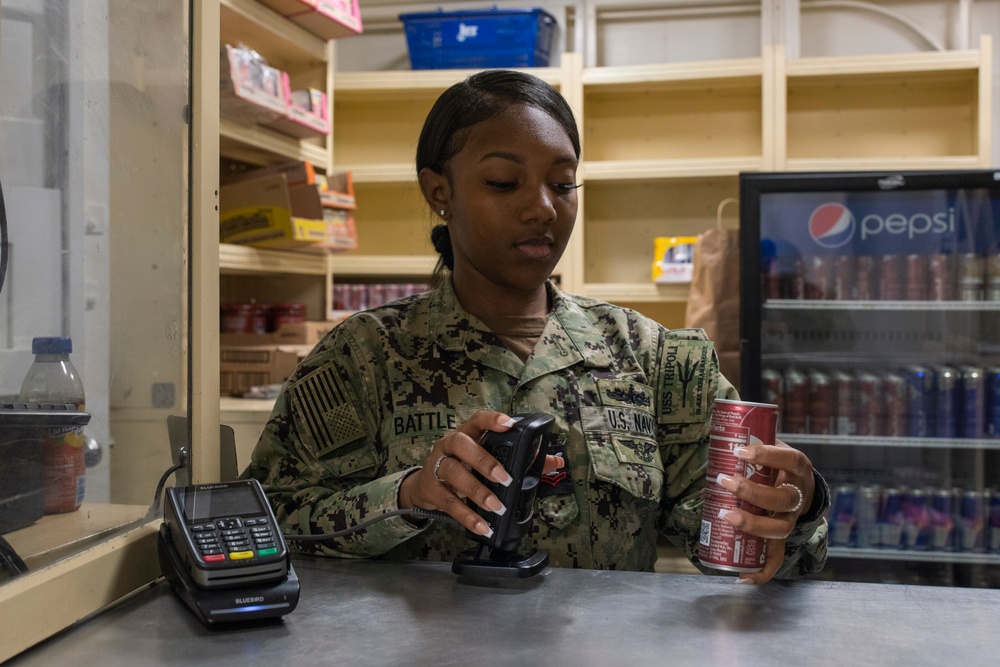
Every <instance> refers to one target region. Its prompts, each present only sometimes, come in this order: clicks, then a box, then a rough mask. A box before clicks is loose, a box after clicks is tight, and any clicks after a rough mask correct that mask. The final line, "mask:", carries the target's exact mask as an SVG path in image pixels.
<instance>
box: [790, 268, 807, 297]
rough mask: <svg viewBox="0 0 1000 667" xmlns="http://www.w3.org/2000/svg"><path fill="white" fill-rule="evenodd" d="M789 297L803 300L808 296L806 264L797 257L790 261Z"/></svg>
mask: <svg viewBox="0 0 1000 667" xmlns="http://www.w3.org/2000/svg"><path fill="white" fill-rule="evenodd" d="M789 265H790V268H791V271H790V272H789V276H788V278H789V288H790V291H789V293H788V298H790V299H795V300H796V301H801V300H803V299H805V298H806V264H805V262H803V261H802V260H801V259H798V258H795V259H794V260H792V261H791V262H790V263H789Z"/></svg>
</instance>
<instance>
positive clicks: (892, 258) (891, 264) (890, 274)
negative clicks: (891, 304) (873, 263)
mask: <svg viewBox="0 0 1000 667" xmlns="http://www.w3.org/2000/svg"><path fill="white" fill-rule="evenodd" d="M878 266H879V281H878V289H879V298H880V299H882V300H883V301H902V300H903V299H904V298H905V297H906V287H905V286H906V282H905V279H906V259H905V258H904V257H903V255H882V257H880V258H879V263H878Z"/></svg>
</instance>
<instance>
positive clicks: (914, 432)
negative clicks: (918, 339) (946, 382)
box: [906, 366, 934, 438]
mask: <svg viewBox="0 0 1000 667" xmlns="http://www.w3.org/2000/svg"><path fill="white" fill-rule="evenodd" d="M933 391H934V375H933V373H931V371H930V370H928V369H927V368H924V367H923V366H910V367H909V368H907V369H906V421H907V427H906V435H908V436H909V437H911V438H927V437H930V435H931V433H932V431H931V428H932V425H933V422H932V417H933V410H934V401H933Z"/></svg>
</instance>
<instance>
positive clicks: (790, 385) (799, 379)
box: [780, 368, 809, 433]
mask: <svg viewBox="0 0 1000 667" xmlns="http://www.w3.org/2000/svg"><path fill="white" fill-rule="evenodd" d="M808 420H809V378H808V377H806V374H805V373H802V372H801V371H799V370H798V369H796V368H789V369H788V370H787V371H785V402H784V407H783V410H782V414H781V418H780V421H781V425H782V429H783V431H782V432H784V433H805V432H806V430H807V426H808V423H809V421H808Z"/></svg>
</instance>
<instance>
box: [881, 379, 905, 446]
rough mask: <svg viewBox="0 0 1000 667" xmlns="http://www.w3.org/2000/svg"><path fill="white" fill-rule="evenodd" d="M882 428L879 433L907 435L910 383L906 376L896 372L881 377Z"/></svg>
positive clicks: (894, 435)
mask: <svg viewBox="0 0 1000 667" xmlns="http://www.w3.org/2000/svg"><path fill="white" fill-rule="evenodd" d="M880 384H881V389H882V401H881V404H882V418H880V419H879V422H878V423H879V424H880V425H881V427H882V430H881V432H880V433H878V434H877V435H884V436H888V437H890V438H903V437H906V435H907V428H908V425H907V421H906V409H907V405H908V404H909V385H908V384H907V382H906V378H904V377H903V376H902V375H897V374H896V373H886V374H885V375H883V376H882V378H881V382H880Z"/></svg>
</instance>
